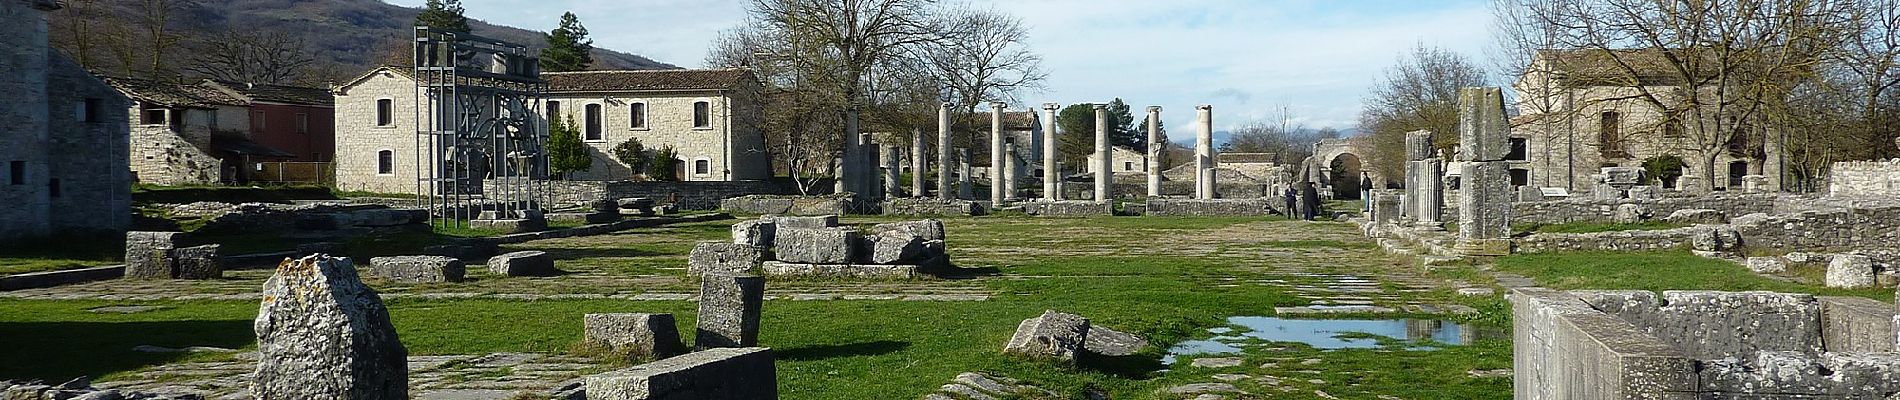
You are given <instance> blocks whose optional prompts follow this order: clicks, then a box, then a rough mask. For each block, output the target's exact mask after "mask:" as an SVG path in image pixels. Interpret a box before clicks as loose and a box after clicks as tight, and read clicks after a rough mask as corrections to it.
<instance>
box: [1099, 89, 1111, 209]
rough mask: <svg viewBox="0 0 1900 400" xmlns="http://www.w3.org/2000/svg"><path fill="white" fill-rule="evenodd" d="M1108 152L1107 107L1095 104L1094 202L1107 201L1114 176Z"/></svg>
mask: <svg viewBox="0 0 1900 400" xmlns="http://www.w3.org/2000/svg"><path fill="white" fill-rule="evenodd" d="M1109 157H1113V155H1112V154H1111V153H1109V151H1108V105H1107V104H1101V103H1096V104H1095V201H1108V199H1109V193H1108V190H1109V189H1108V187H1109V182H1110V181H1111V179H1113V178H1114V176H1115V170H1114V168H1110V167H1112V166H1113V165H1115V164H1114V160H1111V159H1109Z"/></svg>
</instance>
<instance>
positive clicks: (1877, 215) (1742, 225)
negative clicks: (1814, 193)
mask: <svg viewBox="0 0 1900 400" xmlns="http://www.w3.org/2000/svg"><path fill="white" fill-rule="evenodd" d="M1729 225H1730V226H1733V227H1735V230H1737V231H1739V232H1741V235H1742V243H1743V245H1744V246H1747V247H1752V248H1762V249H1774V250H1777V251H1780V252H1790V251H1817V252H1842V251H1852V250H1900V206H1890V207H1882V208H1868V209H1831V210H1820V211H1804V212H1800V213H1794V214H1787V215H1767V214H1754V215H1744V216H1741V217H1734V218H1731V219H1730V223H1729Z"/></svg>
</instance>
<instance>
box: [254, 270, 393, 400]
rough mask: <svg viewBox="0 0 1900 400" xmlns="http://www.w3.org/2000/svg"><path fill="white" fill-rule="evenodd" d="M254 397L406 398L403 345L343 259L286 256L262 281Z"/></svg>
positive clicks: (372, 294)
mask: <svg viewBox="0 0 1900 400" xmlns="http://www.w3.org/2000/svg"><path fill="white" fill-rule="evenodd" d="M252 328H253V331H254V332H256V334H257V369H256V370H255V371H253V372H252V374H251V375H250V380H251V394H252V395H253V396H255V397H256V398H258V399H266V400H271V399H353V400H383V399H387V400H402V399H408V398H409V364H408V360H407V356H408V350H406V349H404V348H403V346H402V342H401V341H400V340H398V339H397V337H396V327H395V326H394V325H392V324H390V322H389V310H388V309H387V308H385V307H384V306H383V302H382V299H381V298H380V297H378V296H377V295H376V291H375V290H371V289H370V288H369V287H368V286H364V285H363V282H362V281H361V280H359V279H358V278H357V276H356V268H355V266H353V265H351V264H350V261H349V259H347V258H331V257H328V256H308V257H304V258H300V259H296V260H285V261H284V262H283V263H282V264H279V265H278V266H277V271H276V273H275V274H273V275H271V277H270V279H269V280H266V281H265V282H264V290H263V302H262V304H261V305H260V306H259V307H258V313H257V320H256V321H255V324H254V325H253V327H252Z"/></svg>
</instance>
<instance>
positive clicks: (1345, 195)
mask: <svg viewBox="0 0 1900 400" xmlns="http://www.w3.org/2000/svg"><path fill="white" fill-rule="evenodd" d="M1326 167H1327V169H1329V170H1331V171H1332V176H1330V177H1329V178H1330V179H1329V181H1328V182H1327V184H1328V185H1330V186H1332V188H1333V198H1334V199H1339V200H1360V198H1359V190H1360V189H1361V187H1360V182H1359V179H1360V178H1361V177H1363V176H1364V173H1365V172H1364V171H1365V164H1363V163H1361V162H1360V161H1359V156H1358V155H1355V154H1352V153H1340V154H1339V155H1338V156H1335V157H1333V159H1332V161H1329V162H1327V163H1326Z"/></svg>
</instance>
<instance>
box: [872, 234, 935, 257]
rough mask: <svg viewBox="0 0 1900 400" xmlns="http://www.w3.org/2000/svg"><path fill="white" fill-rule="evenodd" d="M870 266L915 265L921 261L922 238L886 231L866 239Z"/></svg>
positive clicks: (922, 252) (922, 254) (922, 251)
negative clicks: (868, 246) (868, 243)
mask: <svg viewBox="0 0 1900 400" xmlns="http://www.w3.org/2000/svg"><path fill="white" fill-rule="evenodd" d="M866 240H868V241H869V242H870V245H871V246H870V247H871V249H870V252H869V253H870V262H871V263H872V264H915V263H917V262H918V261H922V260H923V258H924V257H925V256H926V254H924V242H925V240H924V238H923V237H920V236H916V235H912V234H910V233H908V232H902V231H887V232H883V233H879V234H877V235H874V236H871V237H869V238H867V239H866Z"/></svg>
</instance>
